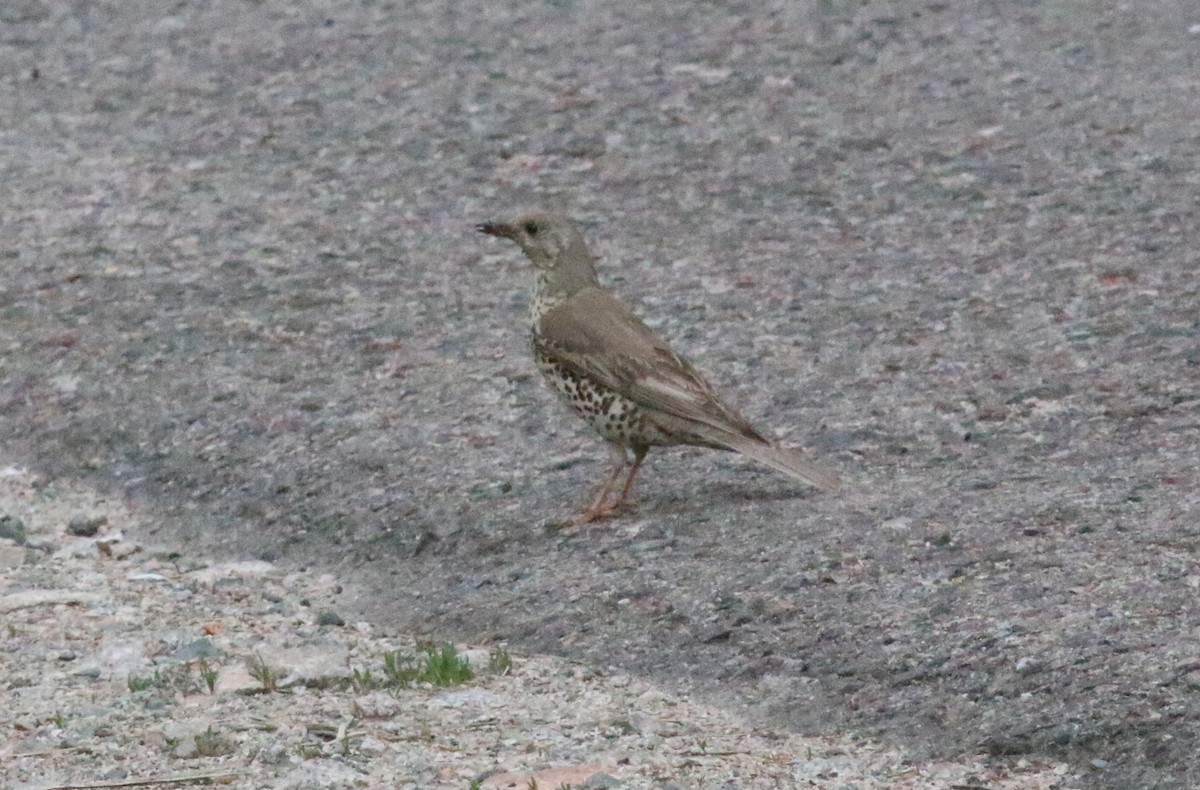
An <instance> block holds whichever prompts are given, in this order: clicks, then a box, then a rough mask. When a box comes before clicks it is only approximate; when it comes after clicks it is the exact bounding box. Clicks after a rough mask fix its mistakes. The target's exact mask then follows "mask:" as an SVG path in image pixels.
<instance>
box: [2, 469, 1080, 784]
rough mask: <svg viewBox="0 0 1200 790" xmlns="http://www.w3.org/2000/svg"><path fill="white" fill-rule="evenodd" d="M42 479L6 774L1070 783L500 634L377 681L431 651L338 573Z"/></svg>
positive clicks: (7, 728)
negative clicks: (492, 643)
mask: <svg viewBox="0 0 1200 790" xmlns="http://www.w3.org/2000/svg"><path fill="white" fill-rule="evenodd" d="M35 483H36V481H34V480H33V479H32V478H31V477H30V476H28V475H27V474H25V473H22V472H21V471H19V470H17V469H14V468H11V467H10V468H7V469H0V512H7V513H10V514H11V513H17V514H19V515H20V516H21V517H22V519H25V520H27V521H28V522H29V523H30V524H31V525H32V529H31V531H30V534H29V541H28V543H27V544H26V545H25V546H22V547H21V551H22V552H24V555H25V556H24V558H23V560H22V561H21V562H19V563H17V564H16V565H15V567H8V568H5V569H4V570H2V571H0V615H2V616H3V625H2V627H3V629H4V630H3V633H0V678H2V681H0V690H2V693H3V699H4V702H5V704H4V705H3V710H2V712H0V766H2V767H0V787H2V788H5V790H33V789H34V788H39V789H41V790H45V789H46V788H63V787H67V786H70V787H106V786H137V783H138V782H139V781H142V782H145V781H159V780H167V779H172V780H176V781H177V782H178V784H179V785H191V784H218V785H229V786H234V787H246V788H250V787H262V788H268V787H269V788H313V789H314V790H316V789H317V788H355V787H362V788H399V787H412V788H425V787H446V788H463V789H464V790H465V788H468V787H469V786H471V783H472V782H477V783H478V786H479V787H482V788H510V787H512V788H521V789H522V790H524V788H528V787H529V786H530V785H529V783H530V780H531V779H533V780H535V781H536V782H537V785H538V786H539V787H544V788H551V789H553V788H556V787H560V786H564V785H570V786H572V787H577V788H580V787H584V788H597V789H598V788H631V789H632V788H643V787H646V788H649V787H656V788H668V787H727V786H736V787H747V788H753V787H820V788H831V787H855V788H916V787H921V788H945V787H948V786H951V785H959V786H969V787H981V788H989V789H991V790H999V789H1000V788H1014V790H1015V788H1065V787H1068V786H1070V781H1071V777H1070V776H1069V775H1068V769H1067V766H1066V765H1065V764H1058V765H1036V764H1030V763H1028V762H1026V761H1018V760H997V759H985V758H982V757H980V758H976V759H973V760H964V761H955V762H948V761H920V760H913V759H911V757H908V756H905V755H904V754H903V753H902V752H900V751H897V750H895V749H886V748H884V747H882V746H881V745H880V744H878V743H873V742H871V741H868V740H865V739H858V738H851V737H847V736H835V737H824V738H804V737H800V736H797V735H788V734H785V733H781V732H778V731H771V730H768V729H763V728H758V727H754V726H752V725H751V724H749V723H747V722H746V721H744V720H742V719H739V718H738V717H737V716H735V715H732V714H730V713H729V712H727V711H722V710H718V709H714V708H712V707H711V706H707V705H703V704H700V703H697V702H695V701H693V700H689V699H687V698H686V697H682V696H679V695H675V694H670V693H666V692H664V691H663V690H661V689H659V688H655V687H654V686H653V685H651V684H648V683H646V682H644V681H639V680H637V679H634V678H631V677H630V676H628V675H627V674H624V673H622V672H620V671H614V670H606V669H600V668H596V667H588V666H584V665H581V664H577V663H573V662H569V661H564V660H563V659H559V658H552V657H547V656H537V657H520V656H518V657H510V658H511V666H509V665H506V664H501V663H499V662H498V661H496V660H494V659H493V656H499V653H497V652H496V651H495V650H494V648H493V649H492V650H488V649H467V648H463V649H462V650H461V651H460V653H461V655H462V656H463V657H464V658H465V659H466V660H467V661H468V662H470V664H472V665H473V666H475V667H478V668H479V669H478V672H477V674H476V677H475V678H474V679H471V680H468V681H466V682H465V683H463V684H456V685H454V686H450V687H444V688H441V687H436V686H432V685H430V684H429V683H419V684H415V685H413V686H412V687H389V688H386V689H382V690H381V689H380V688H378V687H375V686H374V685H373V684H372V681H370V680H368V679H366V675H367V673H368V672H369V673H371V674H372V676H373V678H376V679H378V678H381V677H382V676H383V674H384V672H383V669H382V667H383V658H382V657H383V656H384V654H386V653H388V652H393V653H396V652H399V653H401V654H407V655H415V654H416V653H417V648H416V646H415V644H414V643H413V641H412V640H411V639H403V638H397V637H395V636H388V635H385V634H384V633H382V632H380V631H378V630H377V629H376V628H375V627H374V626H373V625H372V624H371V623H367V622H357V623H354V624H353V625H352V626H344V627H338V626H333V627H330V626H322V625H320V621H321V619H322V618H321V617H320V613H321V612H322V611H325V612H329V611H333V610H334V609H335V608H336V607H338V606H339V599H338V592H339V590H340V587H339V585H338V584H337V582H336V580H335V579H334V578H333V577H332V576H330V575H328V574H322V573H319V572H315V571H314V572H304V571H298V572H296V571H293V572H285V571H284V570H282V569H280V568H278V567H276V566H274V565H272V564H270V563H266V562H226V563H220V564H205V563H199V562H196V561H195V560H192V559H189V558H187V557H186V556H180V555H178V554H175V553H172V552H168V551H166V550H163V549H159V550H152V549H148V548H146V547H144V546H141V545H139V544H137V543H136V542H135V541H131V540H128V539H127V538H126V537H125V536H124V534H123V532H122V529H121V527H122V526H123V525H132V523H133V521H134V519H132V518H131V517H130V516H129V514H127V513H124V512H122V511H121V509H120V508H117V507H114V506H113V504H112V503H107V502H104V501H103V500H102V499H100V498H99V497H96V496H94V495H89V494H88V493H87V492H84V491H79V490H69V489H57V490H53V491H52V490H50V489H47V488H45V487H39V486H37V485H36V484H35ZM80 512H82V513H84V514H89V515H90V514H93V513H96V512H101V513H103V514H104V516H105V517H106V518H107V519H110V520H111V522H112V524H111V526H107V527H105V528H103V529H102V530H100V532H99V534H98V535H97V536H95V537H94V538H80V537H77V536H72V535H71V534H70V529H69V524H70V522H69V521H66V520H64V517H65V516H67V515H68V514H78V513H80ZM76 517H78V516H76ZM13 545H16V544H13ZM264 666H265V667H267V668H269V669H270V670H271V671H272V673H273V674H274V676H275V677H276V681H275V682H274V684H273V685H272V686H271V687H269V688H268V686H267V685H266V682H265V681H264V676H263V675H262V674H261V671H260V668H261V667H264Z"/></svg>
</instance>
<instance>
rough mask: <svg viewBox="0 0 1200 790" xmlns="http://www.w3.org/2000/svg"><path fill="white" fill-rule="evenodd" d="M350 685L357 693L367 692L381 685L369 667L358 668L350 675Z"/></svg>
mask: <svg viewBox="0 0 1200 790" xmlns="http://www.w3.org/2000/svg"><path fill="white" fill-rule="evenodd" d="M350 687H351V688H352V689H354V692H355V693H356V694H365V693H367V692H368V691H372V690H374V689H376V688H378V687H379V684H378V683H377V682H376V681H375V676H374V675H372V674H371V670H369V669H356V670H354V672H353V673H352V674H351V675H350Z"/></svg>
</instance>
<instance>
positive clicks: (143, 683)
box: [125, 672, 158, 694]
mask: <svg viewBox="0 0 1200 790" xmlns="http://www.w3.org/2000/svg"><path fill="white" fill-rule="evenodd" d="M125 683H126V685H128V686H129V691H130V692H131V693H133V694H136V693H138V692H139V691H145V690H146V689H151V688H154V687H155V686H157V685H158V673H157V672H155V673H154V674H153V675H130V676H129V677H128V679H126V681H125Z"/></svg>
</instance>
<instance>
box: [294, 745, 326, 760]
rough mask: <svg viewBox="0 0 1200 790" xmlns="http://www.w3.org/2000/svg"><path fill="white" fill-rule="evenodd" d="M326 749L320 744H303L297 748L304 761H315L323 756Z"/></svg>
mask: <svg viewBox="0 0 1200 790" xmlns="http://www.w3.org/2000/svg"><path fill="white" fill-rule="evenodd" d="M322 751H324V749H323V748H322V747H321V744H319V743H302V744H300V745H299V746H297V747H296V754H298V755H300V759H302V760H315V759H316V758H318V757H320V756H321V752H322Z"/></svg>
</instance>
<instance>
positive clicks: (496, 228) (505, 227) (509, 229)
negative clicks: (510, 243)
mask: <svg viewBox="0 0 1200 790" xmlns="http://www.w3.org/2000/svg"><path fill="white" fill-rule="evenodd" d="M475 230H477V231H479V232H480V233H486V234H487V235H489V236H499V237H500V238H502V239H511V238H513V237H514V236H516V235H517V229H516V228H515V227H513V226H512V225H509V224H508V223H505V222H485V223H483V224H482V225H476V226H475Z"/></svg>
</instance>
